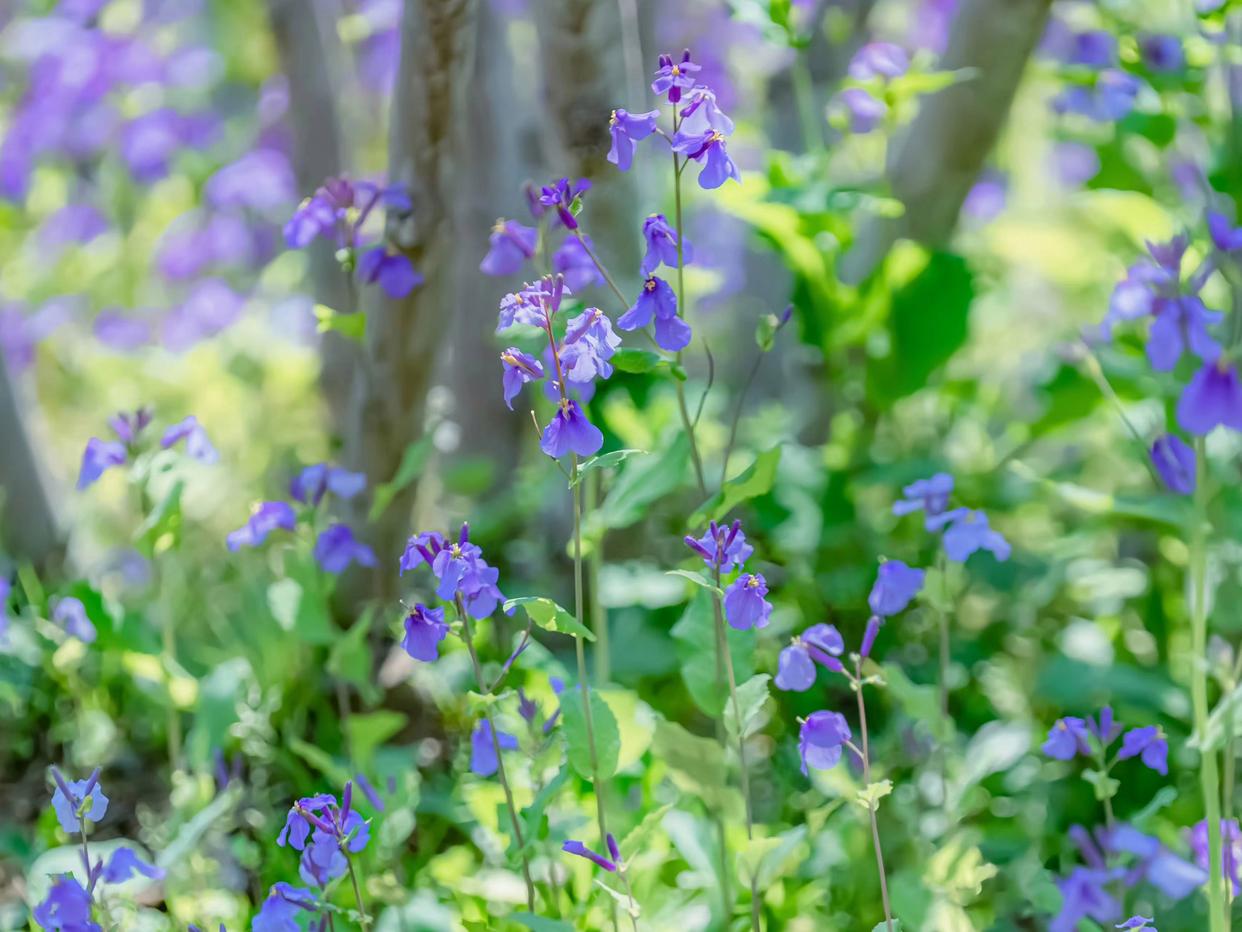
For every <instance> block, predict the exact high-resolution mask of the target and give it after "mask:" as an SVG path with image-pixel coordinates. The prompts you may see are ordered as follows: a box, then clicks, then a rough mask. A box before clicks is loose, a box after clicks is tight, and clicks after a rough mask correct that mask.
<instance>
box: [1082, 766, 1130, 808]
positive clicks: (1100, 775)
mask: <svg viewBox="0 0 1242 932" xmlns="http://www.w3.org/2000/svg"><path fill="white" fill-rule="evenodd" d="M1082 778H1083V779H1084V780H1086V781H1087V782H1088V783H1090V784H1091V785H1092V786H1093V787H1095V798H1096V799H1098V800H1100V801H1101V802H1103V801H1104V800H1106V799H1112V798H1113V797H1114V796H1116V795H1117V791H1118V790H1119V789H1121V781H1120V780H1117V779H1114V778H1113V777H1110V776H1109V775H1108V774H1107V773H1106V772H1105V771H1103V770H1084V771H1083V772H1082Z"/></svg>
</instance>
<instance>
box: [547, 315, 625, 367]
mask: <svg viewBox="0 0 1242 932" xmlns="http://www.w3.org/2000/svg"><path fill="white" fill-rule="evenodd" d="M620 345H621V338H620V337H619V336H617V335H616V334H615V333H613V332H612V321H611V320H609V319H608V315H607V314H605V313H604V312H603V311H601V310H600V309H599V308H597V307H588V308H587V309H586V310H585V311H583V312H582V313H581V314H579V315H578V316H577V317H575V318H574V319H573V320H571V321H570V322H569V325H568V326H567V327H566V328H565V337H564V339H563V340H562V341H561V346H560V358H561V366H562V368H563V370H564V373H565V377H566V378H567V379H568V380H569V381H571V382H578V383H584V382H590V381H592V380H594V379H596V378H600V379H606V378H609V377H610V376H611V375H612V363H610V362H609V360H610V359H612V357H613V354H614V353H616V351H617V348H618V347H619V346H620Z"/></svg>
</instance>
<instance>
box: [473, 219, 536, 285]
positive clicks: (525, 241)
mask: <svg viewBox="0 0 1242 932" xmlns="http://www.w3.org/2000/svg"><path fill="white" fill-rule="evenodd" d="M538 245H539V231H538V230H537V229H535V228H534V227H528V226H524V225H523V224H521V223H518V222H517V221H516V220H497V221H496V225H495V226H494V227H492V233H491V236H490V237H489V238H488V250H487V255H486V256H484V257H483V261H482V262H480V263H479V271H480V272H482V273H483V274H484V275H497V276H499V275H516V274H517V273H518V272H520V271H521V270H522V266H523V265H525V264H526V261H527V260H528V259H531V258H533V257H534V255H535V248H536V247H537V246H538Z"/></svg>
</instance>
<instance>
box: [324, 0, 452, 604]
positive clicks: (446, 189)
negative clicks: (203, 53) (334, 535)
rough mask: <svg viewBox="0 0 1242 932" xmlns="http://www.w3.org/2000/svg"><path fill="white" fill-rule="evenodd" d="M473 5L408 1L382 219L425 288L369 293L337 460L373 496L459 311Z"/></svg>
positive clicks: (385, 521) (398, 453)
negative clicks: (360, 476)
mask: <svg viewBox="0 0 1242 932" xmlns="http://www.w3.org/2000/svg"><path fill="white" fill-rule="evenodd" d="M475 15H476V0H407V3H406V5H405V13H404V17H403V20H402V24H401V60H400V64H399V65H398V73H397V82H396V87H395V91H394V95H393V114H392V129H391V135H390V139H389V178H390V180H391V181H393V182H399V183H403V184H404V185H406V187H407V188H408V190H409V194H410V200H411V203H412V205H413V209H412V211H410V212H409V214H401V213H397V212H395V211H391V210H390V211H389V213H388V217H387V234H388V240H389V242H390V243H392V244H394V245H395V246H397V247H399V248H400V249H402V250H403V251H404V252H405V253H406V254H407V255H408V256H409V257H410V259H411V261H412V262H413V263H414V267H415V268H416V269H417V270H418V271H419V272H420V273H421V274H422V275H423V277H424V282H423V284H422V285H420V286H419V287H417V288H415V289H414V290H413V291H412V292H410V294H409V295H407V296H406V297H405V298H402V299H400V300H392V299H389V298H387V297H385V296H384V294H383V293H382V292H381V291H379V290H378V288H377V287H374V286H372V287H370V288H368V289H367V290H368V292H369V298H368V300H367V301H366V302H364V303H365V304H366V305H367V308H368V311H367V313H368V317H367V332H366V341H365V346H364V350H363V357H364V358H363V365H362V366H361V367H360V368H359V370H358V371H357V373H356V374H355V379H354V384H353V392H352V394H351V398H350V416H349V418H348V421H347V424H346V433H345V461H346V462H347V463H348V464H349V465H350V466H351V467H352V468H354V469H360V470H363V471H364V472H366V474H367V476H368V478H369V479H370V482H371V488H374V487H375V486H376V485H377V484H378V483H382V482H387V481H388V480H390V479H392V478H393V475H394V474H395V473H396V470H397V467H398V465H399V464H400V462H401V458H402V455H403V453H404V452H405V449H406V447H407V446H408V445H409V444H410V443H411V442H413V441H414V440H416V439H418V437H419V436H420V435H421V434H422V433H423V431H424V429H425V427H426V425H425V423H424V422H425V414H426V404H427V393H428V391H429V390H430V388H431V386H432V382H433V373H434V372H435V370H436V360H437V358H438V356H439V355H440V353H441V351H442V348H443V347H442V342H441V341H442V339H443V337H444V334H445V333H446V331H447V329H448V324H449V321H451V320H452V319H453V318H454V317H455V316H456V315H457V314H458V313H460V312H461V307H460V301H459V294H458V292H457V288H456V284H457V275H456V271H457V263H456V256H457V253H458V251H459V250H460V249H462V242H461V239H460V236H459V231H458V230H457V223H456V220H457V218H456V209H455V208H456V199H457V198H458V197H459V196H460V192H461V191H462V190H464V189H465V188H466V187H468V186H469V184H470V183H471V179H469V178H466V177H464V175H463V173H462V172H460V171H459V167H460V166H461V165H462V164H463V158H464V151H463V148H464V147H463V144H462V141H461V135H460V134H461V131H462V123H463V118H462V115H463V114H464V113H465V106H466V101H467V99H468V96H467V95H468V92H469V91H470V90H471V84H470V79H469V76H470V74H471V73H472V72H471V68H472V58H473V50H474V40H475ZM415 492H416V484H415V483H411V484H409V485H408V486H407V487H406V488H405V489H404V490H402V492H401V493H400V494H399V495H397V497H396V498H395V499H394V500H393V502H392V504H391V505H390V506H389V508H388V509H387V510H386V511H385V513H384V514H383V515H381V516H379V518H378V520H377V521H376V522H375V523H374V524H373V525H372V526H371V527H369V528H368V530H367V537H368V538H369V540H370V542H371V544H372V546H373V547H374V548H375V551H376V553H377V555H378V556H379V560H380V568H379V570H378V571H377V572H376V573H375V574H374V576H375V579H376V580H377V587H378V593H379V594H386V593H387V591H388V588H389V587H391V585H392V581H393V580H395V578H396V574H395V573H393V572H392V570H393V566H394V562H395V560H396V559H397V557H398V556H399V555H400V552H401V547H402V544H403V543H404V540H405V537H406V536H407V535H408V534H409V530H410V529H409V517H410V509H411V504H412V502H413V501H414V496H415Z"/></svg>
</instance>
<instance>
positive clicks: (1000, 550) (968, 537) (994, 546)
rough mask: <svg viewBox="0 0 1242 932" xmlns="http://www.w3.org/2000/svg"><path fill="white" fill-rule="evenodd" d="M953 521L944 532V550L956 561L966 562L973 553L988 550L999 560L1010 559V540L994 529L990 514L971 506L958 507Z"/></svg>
mask: <svg viewBox="0 0 1242 932" xmlns="http://www.w3.org/2000/svg"><path fill="white" fill-rule="evenodd" d="M957 512H959V513H957V514H955V515H954V517H953V523H952V524H950V525H949V528H948V530H946V531H945V532H944V552H945V555H946V556H947V557H948V558H949V559H950V560H952V561H953V562H954V563H965V562H966V560H967V559H968V558H969V557H970V555H971V554H972V553H975V552H977V551H979V550H987V551H989V552H990V553H991V554H992V556H994V557H996V559H997V560H1000V561H1002V562H1003V561H1005V560H1008V559H1009V554H1010V552H1011V548H1010V546H1009V541H1007V540H1005V538H1004V537H1003V536H1002V535H1001V533H1000V532H999V531H994V530H992V528H991V526H990V525H989V524H988V516H987V515H986V514H984V513H983V512H982V511H975V510H971V509H969V508H960V509H957Z"/></svg>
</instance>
